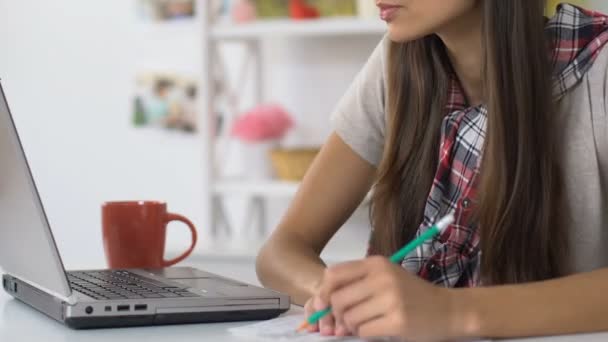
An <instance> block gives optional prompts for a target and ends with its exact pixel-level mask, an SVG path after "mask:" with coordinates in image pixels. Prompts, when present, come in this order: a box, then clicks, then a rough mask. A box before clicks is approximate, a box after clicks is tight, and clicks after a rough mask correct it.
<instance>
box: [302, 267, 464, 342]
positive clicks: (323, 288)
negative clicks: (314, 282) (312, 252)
mask: <svg viewBox="0 0 608 342" xmlns="http://www.w3.org/2000/svg"><path fill="white" fill-rule="evenodd" d="M452 296H453V295H452V292H450V290H448V289H445V288H441V287H437V286H434V285H431V284H429V283H427V282H425V281H423V280H422V279H420V278H418V277H416V276H414V275H411V274H409V273H408V272H407V271H405V270H404V269H403V268H401V267H400V266H397V265H394V264H391V263H390V262H389V261H388V259H386V258H383V257H370V258H367V259H365V260H362V261H353V262H348V263H344V264H340V265H336V266H333V267H330V268H328V269H327V270H326V272H325V274H324V277H323V281H322V282H321V285H320V287H319V290H318V293H317V295H315V296H313V298H311V300H309V302H308V303H307V306H306V314H307V315H310V313H311V312H312V311H313V310H312V309H314V311H316V310H321V309H325V308H326V307H327V306H330V305H331V307H332V314H333V315H328V317H326V318H325V319H324V320H322V321H321V322H320V329H321V333H325V334H331V333H339V332H342V331H337V330H338V328H337V327H341V328H340V329H343V330H345V331H350V332H353V333H354V334H355V335H358V336H359V337H363V338H370V337H399V338H403V339H407V340H413V341H420V340H424V341H426V340H431V341H434V340H444V339H447V338H454V337H457V336H455V335H456V334H454V333H453V331H454V330H453V327H454V322H453V319H452V317H455V316H454V314H453V313H452V312H453V307H454V305H452ZM329 316H332V317H329ZM334 324H335V325H334ZM334 326H336V329H335V330H336V331H334ZM316 329H318V327H312V328H311V331H316ZM324 329H325V330H324Z"/></svg>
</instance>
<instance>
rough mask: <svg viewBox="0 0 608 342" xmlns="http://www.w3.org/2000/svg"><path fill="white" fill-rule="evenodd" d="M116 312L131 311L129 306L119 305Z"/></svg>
mask: <svg viewBox="0 0 608 342" xmlns="http://www.w3.org/2000/svg"><path fill="white" fill-rule="evenodd" d="M116 311H129V305H118V306H117V307H116Z"/></svg>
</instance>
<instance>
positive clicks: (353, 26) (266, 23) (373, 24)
mask: <svg viewBox="0 0 608 342" xmlns="http://www.w3.org/2000/svg"><path fill="white" fill-rule="evenodd" d="M385 31H386V25H385V24H384V23H383V22H381V21H379V20H372V19H359V18H341V17H338V18H322V19H314V20H302V21H294V20H291V19H269V20H261V21H256V22H253V23H246V24H231V25H227V24H224V25H218V26H216V27H213V28H212V29H211V37H212V38H213V39H215V40H238V39H259V38H267V37H278V36H290V37H324V36H325V37H326V36H336V35H339V36H345V35H358V34H382V33H384V32H385Z"/></svg>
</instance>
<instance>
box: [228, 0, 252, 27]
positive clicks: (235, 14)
mask: <svg viewBox="0 0 608 342" xmlns="http://www.w3.org/2000/svg"><path fill="white" fill-rule="evenodd" d="M256 16H257V15H256V10H255V5H254V4H253V3H252V2H251V0H237V2H236V3H235V4H234V6H233V7H232V20H234V22H236V23H246V22H248V21H253V20H255V18H256Z"/></svg>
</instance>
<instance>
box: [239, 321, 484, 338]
mask: <svg viewBox="0 0 608 342" xmlns="http://www.w3.org/2000/svg"><path fill="white" fill-rule="evenodd" d="M303 319H304V316H302V315H289V316H283V317H279V318H275V319H271V320H268V321H263V322H260V323H255V324H249V325H245V326H242V327H236V328H231V329H228V331H230V333H232V334H233V335H234V336H236V337H242V338H243V340H244V341H260V342H265V341H289V342H292V341H293V342H308V341H311V342H313V341H336V342H338V341H339V342H358V341H365V340H362V339H360V338H357V337H332V336H321V335H320V334H319V333H314V334H311V333H308V332H301V333H298V332H296V328H297V327H298V326H299V325H300V323H302V320H303ZM374 341H393V339H390V338H388V339H374ZM489 341H490V340H484V341H479V342H489Z"/></svg>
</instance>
